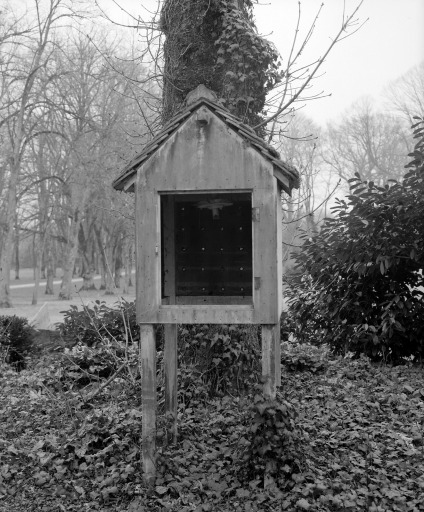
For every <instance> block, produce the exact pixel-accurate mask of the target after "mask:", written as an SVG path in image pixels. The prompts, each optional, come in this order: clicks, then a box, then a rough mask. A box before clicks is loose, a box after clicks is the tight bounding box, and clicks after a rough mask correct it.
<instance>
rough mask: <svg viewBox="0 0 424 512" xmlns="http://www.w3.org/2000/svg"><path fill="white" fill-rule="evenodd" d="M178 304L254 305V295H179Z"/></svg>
mask: <svg viewBox="0 0 424 512" xmlns="http://www.w3.org/2000/svg"><path fill="white" fill-rule="evenodd" d="M176 304H179V305H189V304H190V305H195V306H201V305H217V304H225V305H236V304H240V305H249V304H250V305H253V298H252V297H250V296H249V297H239V296H238V295H225V296H223V295H222V296H220V295H215V296H213V295H190V296H187V297H177V298H176Z"/></svg>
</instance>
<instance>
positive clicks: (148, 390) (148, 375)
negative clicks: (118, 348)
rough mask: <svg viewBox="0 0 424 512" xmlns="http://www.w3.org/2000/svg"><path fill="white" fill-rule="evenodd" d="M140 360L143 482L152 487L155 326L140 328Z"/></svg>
mask: <svg viewBox="0 0 424 512" xmlns="http://www.w3.org/2000/svg"><path fill="white" fill-rule="evenodd" d="M140 358H141V385H142V397H141V407H142V420H141V424H142V434H141V436H142V439H141V443H142V465H143V480H144V482H145V484H146V485H148V486H152V485H153V484H154V481H155V477H156V459H155V458H156V343H155V329H154V327H153V325H141V326H140Z"/></svg>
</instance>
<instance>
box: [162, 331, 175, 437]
mask: <svg viewBox="0 0 424 512" xmlns="http://www.w3.org/2000/svg"><path fill="white" fill-rule="evenodd" d="M164 336H165V350H164V366H165V414H166V417H167V420H168V422H167V425H168V428H169V430H168V432H167V441H168V443H169V444H175V443H176V442H177V409H178V401H177V391H178V390H177V368H178V349H177V339H178V329H177V325H176V324H165V326H164Z"/></svg>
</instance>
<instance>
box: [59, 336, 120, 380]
mask: <svg viewBox="0 0 424 512" xmlns="http://www.w3.org/2000/svg"><path fill="white" fill-rule="evenodd" d="M120 355H121V354H120V353H119V352H117V351H116V350H114V349H112V348H111V347H106V346H104V345H98V346H97V347H87V346H86V345H83V344H82V343H78V344H77V345H75V346H74V347H72V349H65V357H64V358H63V359H62V361H61V370H62V381H67V384H68V385H71V386H72V387H73V386H74V385H76V386H77V387H84V386H87V385H88V384H90V383H91V382H93V381H97V380H100V379H105V378H108V377H110V375H112V374H113V373H114V372H115V371H116V370H117V368H118V366H119V362H120V359H119V356H120Z"/></svg>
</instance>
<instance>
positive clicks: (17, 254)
mask: <svg viewBox="0 0 424 512" xmlns="http://www.w3.org/2000/svg"><path fill="white" fill-rule="evenodd" d="M17 220H18V217H17V216H16V222H15V254H14V256H15V280H19V279H20V277H19V270H20V265H19V225H18V222H17Z"/></svg>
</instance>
